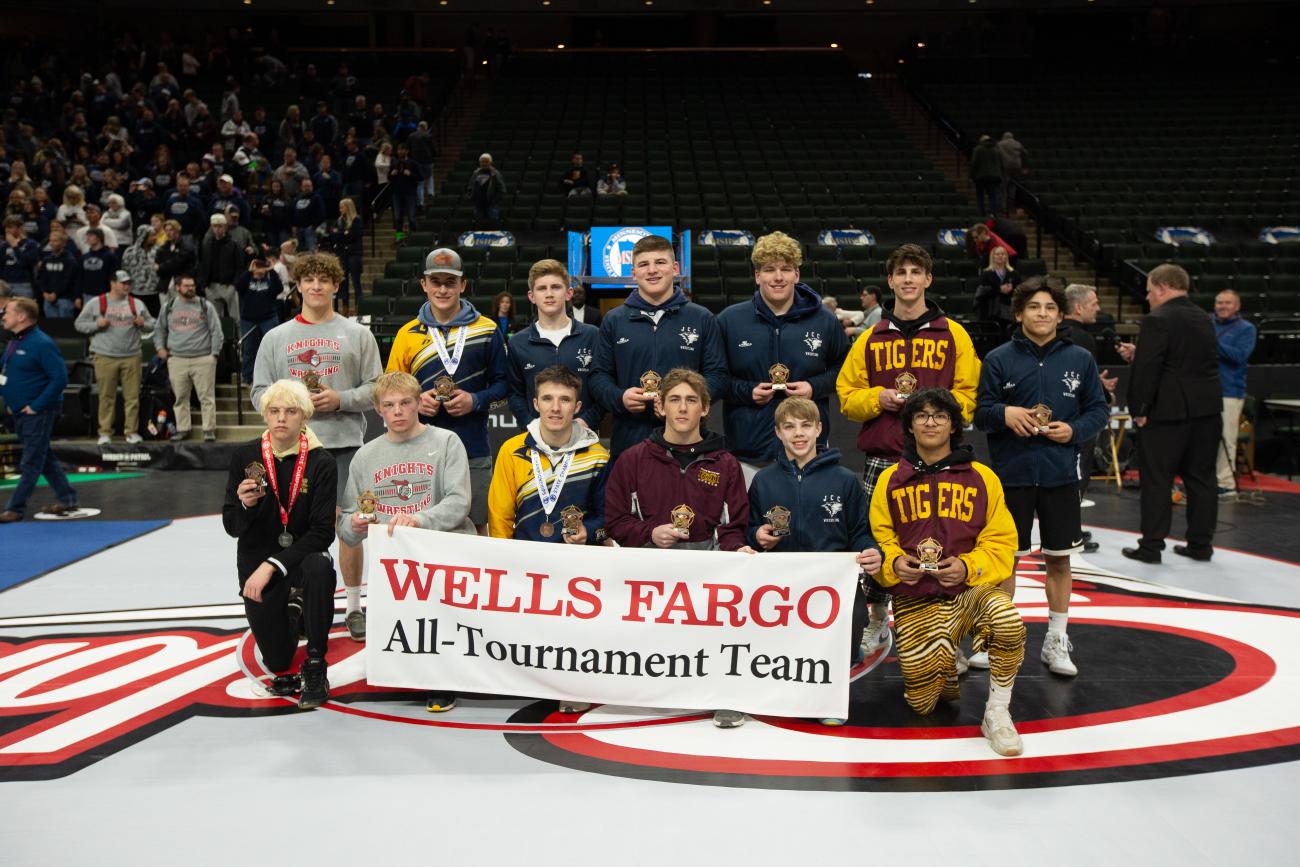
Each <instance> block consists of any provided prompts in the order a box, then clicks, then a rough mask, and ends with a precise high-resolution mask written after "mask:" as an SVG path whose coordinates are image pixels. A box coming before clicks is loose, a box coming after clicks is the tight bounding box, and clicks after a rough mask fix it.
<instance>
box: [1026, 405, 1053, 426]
mask: <svg viewBox="0 0 1300 867" xmlns="http://www.w3.org/2000/svg"><path fill="white" fill-rule="evenodd" d="M1029 414H1030V415H1031V416H1033V417H1034V424H1036V425H1038V432H1039V433H1047V426H1048V425H1049V424H1051V423H1052V408H1051V407H1050V406H1048V405H1047V404H1045V403H1036V404H1034V405H1033V406H1031V407H1030V408H1029Z"/></svg>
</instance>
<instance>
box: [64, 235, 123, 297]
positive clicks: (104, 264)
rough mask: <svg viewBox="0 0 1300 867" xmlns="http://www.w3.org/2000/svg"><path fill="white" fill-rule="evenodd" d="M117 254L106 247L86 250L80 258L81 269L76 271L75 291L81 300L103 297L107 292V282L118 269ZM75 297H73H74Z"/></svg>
mask: <svg viewBox="0 0 1300 867" xmlns="http://www.w3.org/2000/svg"><path fill="white" fill-rule="evenodd" d="M119 262H120V260H119V259H118V258H117V254H116V253H114V252H113V251H112V250H110V249H108V248H107V247H100V248H99V249H98V250H87V251H86V254H85V255H84V256H82V257H81V269H80V270H79V271H77V278H78V279H77V283H78V284H79V285H78V287H77V291H78V292H80V293H81V297H82V298H89V297H91V296H94V295H103V294H104V293H105V292H107V291H108V282H109V281H110V280H111V279H113V274H114V273H115V272H116V271H117V269H118V267H119ZM74 297H75V296H74Z"/></svg>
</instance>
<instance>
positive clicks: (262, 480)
mask: <svg viewBox="0 0 1300 867" xmlns="http://www.w3.org/2000/svg"><path fill="white" fill-rule="evenodd" d="M244 478H246V479H252V480H253V481H255V482H257V489H258V490H259V491H261V492H262V493H266V467H264V466H262V464H261V463H260V462H259V461H253V462H252V463H251V464H249V465H248V466H246V467H244Z"/></svg>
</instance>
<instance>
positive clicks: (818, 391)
mask: <svg viewBox="0 0 1300 867" xmlns="http://www.w3.org/2000/svg"><path fill="white" fill-rule="evenodd" d="M750 259H751V261H752V262H753V265H754V280H755V281H756V282H757V283H758V289H757V290H756V291H755V292H754V297H753V298H751V299H749V300H748V301H741V302H740V303H738V304H733V305H731V306H730V307H728V308H727V309H726V310H724V311H722V313H721V314H719V315H718V332H719V334H721V335H722V342H723V346H724V347H725V352H726V356H727V373H728V377H729V381H728V385H727V391H726V395H725V397H726V401H727V415H726V420H725V422H726V428H725V429H726V434H727V444H728V445H730V446H731V452H732V454H734V455H735V456H736V457H737V458H738V459H739V460H740V461H741V465H742V466H744V467H745V470H746V472H745V476H746V478H747V479H752V478H753V476H754V473H756V472H758V468H759V467H760V466H762V465H765V464H767V463H770V462H771V461H773V460H776V458H777V457H778V456H779V455H780V454H781V452H782V448H781V443H780V441H779V440H778V439H777V438H776V437H775V436H773V434H772V430H773V426H774V425H773V419H774V418H775V413H776V409H777V407H778V406H780V404H781V402H782V401H783V400H784V399H786V398H791V397H803V398H807V399H809V400H812V401H813V402H814V403H816V405H817V409H818V411H819V413H820V418H821V420H820V424H819V427H820V433H819V434H818V445H819V446H820V447H822V448H826V446H827V444H828V437H829V431H830V411H829V404H830V396H831V393H832V392H834V391H835V379H836V377H838V376H839V373H840V365H841V364H843V363H844V356H845V355H847V354H848V351H849V343H848V337H846V336H845V334H844V329H843V328H841V327H840V324H839V320H838V319H837V318H836V316H835V314H834V313H832V312H831V311H830V310H828V309H826V307H824V306H823V305H822V303H821V298H820V296H818V295H817V293H816V292H814V291H813V290H812V289H811V288H810V287H808V286H807V285H805V284H803V283H800V282H799V266H800V264H802V261H803V253H802V251H801V250H800V249H799V243H798V242H797V241H795V240H794V239H793V238H791V237H790V236H788V235H786V234H784V233H783V232H774V233H773V234H771V235H765V236H764V237H762V238H759V239H758V243H757V244H755V245H754V251H753V253H752V254H751V256H750Z"/></svg>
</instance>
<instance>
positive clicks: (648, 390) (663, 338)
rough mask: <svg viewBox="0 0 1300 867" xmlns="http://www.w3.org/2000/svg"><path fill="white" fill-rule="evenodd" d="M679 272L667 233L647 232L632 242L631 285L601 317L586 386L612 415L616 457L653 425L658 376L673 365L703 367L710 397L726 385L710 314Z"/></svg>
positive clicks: (612, 448) (723, 357) (612, 450)
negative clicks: (686, 290)
mask: <svg viewBox="0 0 1300 867" xmlns="http://www.w3.org/2000/svg"><path fill="white" fill-rule="evenodd" d="M678 273H680V271H679V268H678V265H677V262H676V260H675V258H674V256H673V245H672V243H671V242H670V241H669V240H668V239H667V238H662V237H660V236H658V235H646V236H645V237H644V238H642V239H641V240H639V241H637V242H636V245H635V246H633V248H632V276H633V278H634V279H635V280H636V285H637V288H636V291H634V292H632V293H631V294H630V295H628V296H627V301H626V302H624V304H623V306H622V307H617V308H615V309H614V310H611V311H609V313H608V314H607V315H606V316H605V319H604V321H603V322H601V324H600V339H599V340H598V341H596V359H595V361H594V362H593V365H592V374H591V381H590V387H591V391H592V394H593V395H594V396H595V398H596V400H597V401H599V402H600V405H601V406H602V407H603V408H604V409H605V410H606V411H607V412H611V413H613V414H614V430H613V434H612V435H611V437H610V449H609V451H610V454H611V455H613V456H615V457H617V456H618V455H620V454H622V453H623V452H624V451H626V450H627V449H629V448H631V447H632V446H634V445H636V444H637V443H639V442H641V441H642V440H643V439H645V438H646V437H648V436H650V434H651V433H653V432H654V430H655V429H656V428H658V427H659V419H658V418H657V417H656V412H657V407H656V406H655V402H656V400H657V398H658V396H659V393H660V392H659V389H658V386H659V383H660V381H661V379H662V377H663V375H664V374H665V373H666V372H667V371H668V370H671V369H672V368H675V367H686V368H690V369H692V370H698V371H699V372H700V373H702V374H704V378H705V380H707V381H708V383H709V391H710V393H711V395H712V396H719V397H720V396H721V395H722V394H724V389H725V388H726V384H727V358H726V355H725V354H724V353H723V350H722V346H721V344H720V342H719V340H718V326H717V322H716V320H714V318H713V314H712V313H710V312H709V311H708V310H705V309H704V308H703V307H701V306H699V305H698V304H692V303H690V302H689V301H687V300H686V296H685V295H684V294H683V293H682V291H681V290H680V289H678V288H677V287H676V286H674V285H673V277H674V276H675V275H677V274H678Z"/></svg>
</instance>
